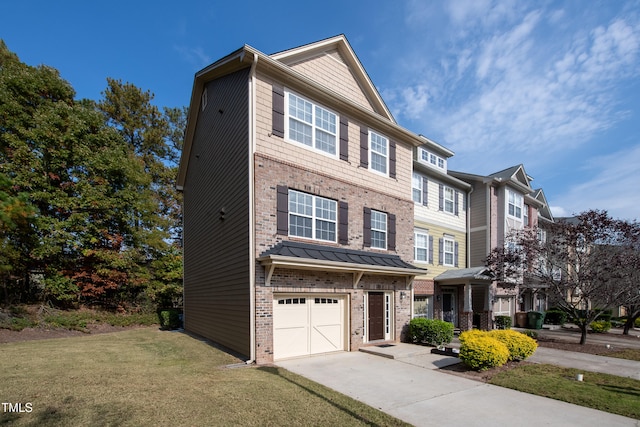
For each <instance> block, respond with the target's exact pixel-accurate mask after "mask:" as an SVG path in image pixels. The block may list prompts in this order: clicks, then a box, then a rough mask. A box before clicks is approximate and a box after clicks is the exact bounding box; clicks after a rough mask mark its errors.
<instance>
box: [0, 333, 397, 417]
mask: <svg viewBox="0 0 640 427" xmlns="http://www.w3.org/2000/svg"><path fill="white" fill-rule="evenodd" d="M0 351H1V352H2V357H1V358H0V372H2V376H3V378H2V381H0V401H1V402H11V403H13V404H16V403H21V404H22V408H23V409H24V408H26V407H27V406H25V405H26V404H27V403H31V405H30V407H31V408H32V411H31V412H23V413H15V412H6V411H2V410H1V409H0V425H17V426H26V425H38V426H48V425H65V426H80V425H82V426H85V425H118V426H151V425H153V426H161V425H167V426H173V425H193V426H195V425H229V426H231V425H233V426H236V425H242V426H258V425H259V426H269V425H272V426H277V425H305V426H306V425H323V426H324V425H406V424H405V423H403V422H401V421H399V420H397V419H395V418H393V417H391V416H389V415H387V414H385V413H383V412H381V411H378V410H376V409H374V408H371V407H369V406H367V405H365V404H362V403H360V402H358V401H356V400H353V399H351V398H349V397H347V396H344V395H342V394H340V393H337V392H334V391H333V390H330V389H328V388H326V387H323V386H321V385H319V384H316V383H314V382H312V381H309V380H307V379H305V378H303V377H300V376H298V375H295V374H293V373H290V372H288V371H286V370H283V369H280V368H277V367H258V368H256V367H246V366H242V365H243V364H239V362H240V361H239V360H238V359H236V358H234V357H232V356H231V355H229V354H227V353H224V352H222V351H220V350H218V349H216V348H214V347H212V346H210V345H208V344H207V343H205V342H202V341H199V340H198V339H195V338H193V337H190V336H188V335H186V334H183V333H180V332H163V331H159V330H157V329H156V328H145V329H136V330H129V331H125V332H118V333H111V334H101V335H94V336H83V337H74V338H62V339H52V340H41V341H25V342H16V343H9V344H0ZM229 365H231V366H229Z"/></svg>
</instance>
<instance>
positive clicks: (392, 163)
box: [389, 140, 396, 178]
mask: <svg viewBox="0 0 640 427" xmlns="http://www.w3.org/2000/svg"><path fill="white" fill-rule="evenodd" d="M395 177H396V142H395V141H391V140H389V178H395Z"/></svg>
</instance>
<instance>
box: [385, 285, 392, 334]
mask: <svg viewBox="0 0 640 427" xmlns="http://www.w3.org/2000/svg"><path fill="white" fill-rule="evenodd" d="M390 336H391V295H389V294H387V293H385V294H384V337H385V339H389V337H390Z"/></svg>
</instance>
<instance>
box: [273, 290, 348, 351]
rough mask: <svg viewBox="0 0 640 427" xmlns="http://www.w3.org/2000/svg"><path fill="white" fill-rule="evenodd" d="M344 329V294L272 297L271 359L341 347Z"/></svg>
mask: <svg viewBox="0 0 640 427" xmlns="http://www.w3.org/2000/svg"><path fill="white" fill-rule="evenodd" d="M344 330H345V300H344V297H341V296H316V295H295V296H292V295H278V296H275V297H274V300H273V347H274V349H273V350H274V352H273V357H274V359H284V358H287V357H295V356H306V355H309V354H318V353H328V352H331V351H341V350H344V349H345V339H344V337H345V334H344Z"/></svg>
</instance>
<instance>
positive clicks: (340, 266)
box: [258, 241, 426, 287]
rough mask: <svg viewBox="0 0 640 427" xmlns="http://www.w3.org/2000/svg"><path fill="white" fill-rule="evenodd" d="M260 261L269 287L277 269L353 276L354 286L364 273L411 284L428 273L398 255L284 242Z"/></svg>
mask: <svg viewBox="0 0 640 427" xmlns="http://www.w3.org/2000/svg"><path fill="white" fill-rule="evenodd" d="M258 261H259V262H260V264H262V265H263V266H265V268H266V269H267V277H266V285H267V286H270V282H271V276H272V274H273V270H274V269H275V268H276V267H281V268H292V269H299V270H321V271H341V272H346V273H353V275H354V287H356V286H357V284H358V282H359V281H360V279H361V278H362V275H363V274H365V273H366V274H379V275H390V276H403V277H406V278H407V281H408V282H409V281H411V280H413V278H414V277H415V276H417V275H422V274H425V273H426V270H425V269H421V268H416V267H414V266H413V265H411V264H409V263H407V262H404V261H403V260H402V259H401V258H400V257H399V256H398V255H393V254H386V253H377V252H367V251H358V250H354V249H347V248H336V247H332V246H323V245H315V244H310V243H302V242H291V241H282V242H280V243H278V244H277V245H275V246H274V247H272V248H271V249H268V250H267V251H265V252H263V253H262V254H261V255H260V257H258Z"/></svg>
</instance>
